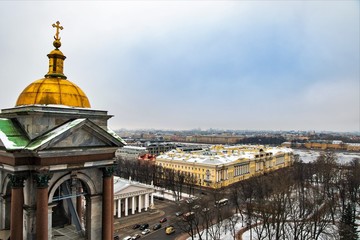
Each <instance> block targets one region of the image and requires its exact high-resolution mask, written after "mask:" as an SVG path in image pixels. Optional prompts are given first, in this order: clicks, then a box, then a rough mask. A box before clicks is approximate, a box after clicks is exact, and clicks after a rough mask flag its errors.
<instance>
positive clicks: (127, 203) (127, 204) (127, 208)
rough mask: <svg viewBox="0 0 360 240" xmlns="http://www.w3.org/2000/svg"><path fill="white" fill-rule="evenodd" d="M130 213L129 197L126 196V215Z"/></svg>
mask: <svg viewBox="0 0 360 240" xmlns="http://www.w3.org/2000/svg"><path fill="white" fill-rule="evenodd" d="M128 213H129V199H128V198H125V217H127V215H128Z"/></svg>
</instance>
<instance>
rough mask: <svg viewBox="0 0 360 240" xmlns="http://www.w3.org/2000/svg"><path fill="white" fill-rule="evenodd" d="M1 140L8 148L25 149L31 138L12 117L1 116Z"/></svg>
mask: <svg viewBox="0 0 360 240" xmlns="http://www.w3.org/2000/svg"><path fill="white" fill-rule="evenodd" d="M0 141H1V142H2V143H3V145H4V147H5V148H6V149H7V150H20V149H23V148H24V147H25V146H26V145H27V144H28V143H29V141H30V140H29V139H28V138H27V137H26V136H24V135H23V134H22V132H21V130H20V129H19V127H18V126H16V124H14V122H13V121H12V120H11V119H7V118H0Z"/></svg>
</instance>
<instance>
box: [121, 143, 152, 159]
mask: <svg viewBox="0 0 360 240" xmlns="http://www.w3.org/2000/svg"><path fill="white" fill-rule="evenodd" d="M146 153H148V151H147V150H146V147H138V146H124V147H122V148H119V149H118V150H116V152H115V156H116V157H120V158H123V159H128V160H137V159H138V158H139V156H141V155H144V154H146Z"/></svg>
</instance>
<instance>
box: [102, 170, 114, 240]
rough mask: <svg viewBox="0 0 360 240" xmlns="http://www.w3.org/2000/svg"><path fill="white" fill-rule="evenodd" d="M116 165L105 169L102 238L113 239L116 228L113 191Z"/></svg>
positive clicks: (105, 239) (104, 239)
mask: <svg viewBox="0 0 360 240" xmlns="http://www.w3.org/2000/svg"><path fill="white" fill-rule="evenodd" d="M113 173H114V167H113V166H111V167H106V168H104V169H103V206H102V239H103V240H112V239H113V237H114V236H113V234H114V232H113V228H114V216H113V213H114V202H113V201H114V193H113V185H114V182H113V179H114V178H113Z"/></svg>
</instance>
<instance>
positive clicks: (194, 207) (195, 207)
mask: <svg viewBox="0 0 360 240" xmlns="http://www.w3.org/2000/svg"><path fill="white" fill-rule="evenodd" d="M199 207H200V206H199V205H195V206H193V207H192V208H193V209H198V208H199Z"/></svg>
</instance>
